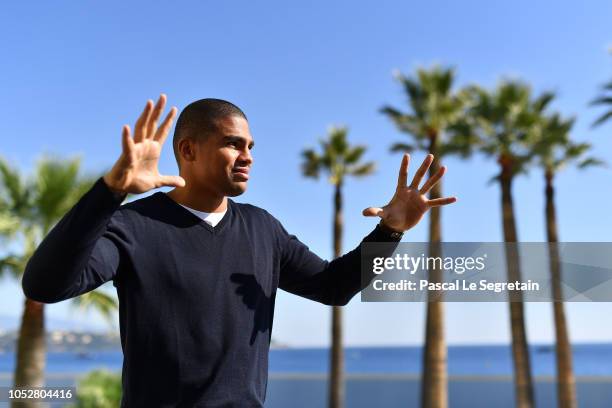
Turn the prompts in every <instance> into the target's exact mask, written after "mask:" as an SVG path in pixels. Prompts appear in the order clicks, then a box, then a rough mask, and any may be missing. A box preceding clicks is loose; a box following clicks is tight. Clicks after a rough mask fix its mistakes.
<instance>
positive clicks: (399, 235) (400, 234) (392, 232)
mask: <svg viewBox="0 0 612 408" xmlns="http://www.w3.org/2000/svg"><path fill="white" fill-rule="evenodd" d="M378 228H380V229H381V230H383V231H384V232H385V233H387V234H389V237H391V238H393V239H402V237H403V236H404V233H403V232H397V231H395V230H392V229H391V228H389V227H387V226H386V225H385V224H383V222H382V220H380V222H379V223H378Z"/></svg>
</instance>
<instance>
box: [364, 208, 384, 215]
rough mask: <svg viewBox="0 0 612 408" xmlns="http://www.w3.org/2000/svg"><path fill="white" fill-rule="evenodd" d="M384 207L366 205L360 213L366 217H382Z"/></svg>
mask: <svg viewBox="0 0 612 408" xmlns="http://www.w3.org/2000/svg"><path fill="white" fill-rule="evenodd" d="M383 212H384V209H382V208H380V207H368V208H366V209H365V210H363V211H362V212H361V213H362V214H363V215H364V216H366V217H376V216H378V217H382V215H383Z"/></svg>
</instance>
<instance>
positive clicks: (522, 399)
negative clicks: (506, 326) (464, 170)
mask: <svg viewBox="0 0 612 408" xmlns="http://www.w3.org/2000/svg"><path fill="white" fill-rule="evenodd" d="M500 162H501V168H502V171H501V177H500V184H501V190H502V217H503V228H504V241H505V242H506V243H510V245H506V267H507V268H508V281H509V282H514V281H517V280H518V281H520V280H521V271H520V258H519V256H520V255H519V252H518V248H517V245H516V242H517V233H516V223H515V217H514V204H513V201H512V180H513V173H512V163H511V162H507V161H506V162H504V161H503V159H502V160H500ZM509 296H510V299H509V302H508V304H509V306H510V329H511V332H512V355H513V358H514V386H515V392H516V396H515V398H516V406H517V407H519V408H532V407H533V406H534V399H533V381H532V378H531V365H530V362H529V349H528V347H527V334H526V331H525V312H524V305H523V296H522V294H521V292H520V291H515V292H511V293H510V294H509Z"/></svg>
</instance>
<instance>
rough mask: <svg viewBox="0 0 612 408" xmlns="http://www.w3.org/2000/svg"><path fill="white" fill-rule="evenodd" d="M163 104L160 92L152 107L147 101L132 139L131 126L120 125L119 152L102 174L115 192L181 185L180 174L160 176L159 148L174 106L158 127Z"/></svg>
mask: <svg viewBox="0 0 612 408" xmlns="http://www.w3.org/2000/svg"><path fill="white" fill-rule="evenodd" d="M165 105H166V95H164V94H161V95H160V97H159V100H158V101H157V103H156V104H155V106H153V101H152V100H150V99H149V100H148V101H147V105H146V106H145V108H144V111H143V112H142V114H141V115H140V117H139V118H138V120H137V121H136V124H135V126H134V138H133V139H132V136H131V134H130V127H129V126H128V125H124V126H123V131H122V143H121V145H122V152H121V156H120V157H119V159H118V160H117V162H116V163H115V165H114V166H113V168H112V169H111V170H110V171H109V172H108V173H107V174H106V175H104V182H105V183H106V185H107V186H108V187H109V188H110V189H111V190H112V191H114V192H116V193H126V194H127V193H131V194H140V193H144V192H147V191H149V190H152V189H154V188H158V187H162V186H169V187H183V186H185V180H184V179H183V178H182V177H180V176H162V175H161V174H159V171H158V169H157V165H158V163H159V156H160V154H161V148H162V145H163V144H164V141H165V140H166V137H167V136H168V132H169V131H170V128H171V127H172V121H173V120H174V117H175V116H176V112H177V109H176V108H175V107H173V108H172V109H170V112H169V113H168V116H166V119H164V121H163V122H162V124H161V126H159V127H158V126H157V122H158V120H159V118H160V117H161V114H162V112H163V110H164V106H165Z"/></svg>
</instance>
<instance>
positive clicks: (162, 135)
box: [153, 106, 178, 144]
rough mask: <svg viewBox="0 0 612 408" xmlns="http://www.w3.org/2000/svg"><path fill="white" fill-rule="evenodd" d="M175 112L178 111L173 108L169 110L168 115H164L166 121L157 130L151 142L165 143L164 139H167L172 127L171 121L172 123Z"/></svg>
mask: <svg viewBox="0 0 612 408" xmlns="http://www.w3.org/2000/svg"><path fill="white" fill-rule="evenodd" d="M177 111H178V109H177V108H176V107H175V106H173V107H172V109H170V112H168V115H166V119H164V121H163V122H162V124H161V126H160V127H159V128H158V129H157V132H155V136H154V137H153V140H157V141H158V142H159V143H160V144H163V143H164V142H165V141H166V137H168V133H169V132H170V128H171V127H172V121H174V117H175V116H176V112H177Z"/></svg>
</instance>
